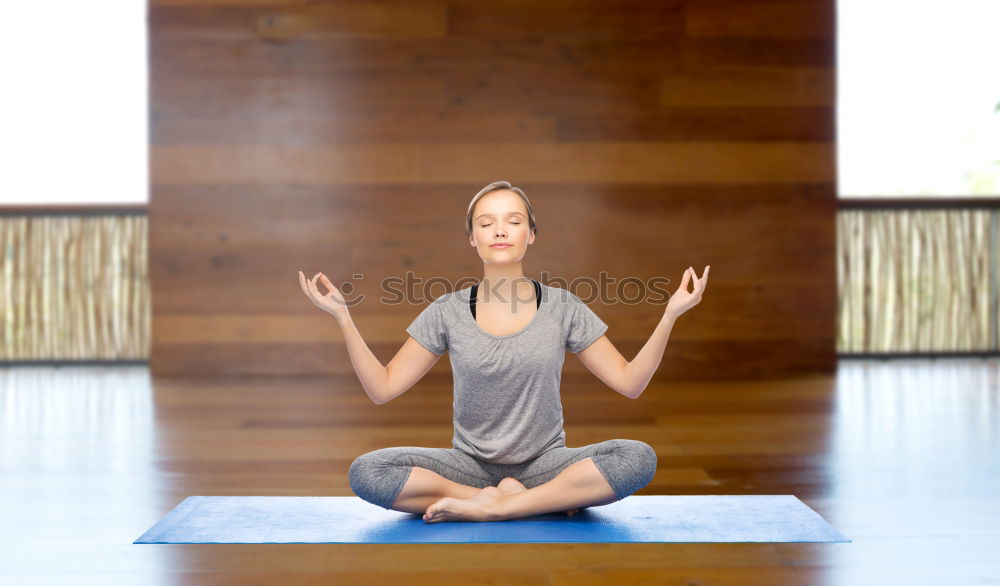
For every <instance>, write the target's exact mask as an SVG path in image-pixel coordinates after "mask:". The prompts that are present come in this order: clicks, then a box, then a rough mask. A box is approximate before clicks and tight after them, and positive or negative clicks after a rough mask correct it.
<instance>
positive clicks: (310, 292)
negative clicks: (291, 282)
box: [299, 271, 348, 321]
mask: <svg viewBox="0 0 1000 586" xmlns="http://www.w3.org/2000/svg"><path fill="white" fill-rule="evenodd" d="M317 280H320V281H321V282H322V283H323V285H324V286H325V287H326V288H327V289H329V290H330V292H329V293H327V294H326V295H324V294H322V293H320V292H319V287H317V286H316V282H317ZM299 285H301V286H302V292H303V293H305V294H306V296H308V297H309V301H312V303H313V305H315V306H316V307H318V308H320V309H322V310H323V311H325V312H327V313H329V314H330V315H332V316H333V317H335V318H337V320H338V321H339V320H341V319H343V318H345V317H347V316H348V311H347V302H346V301H345V300H344V296H343V295H341V294H340V291H338V290H337V288H336V287H334V286H333V283H331V282H330V279H327V278H326V275H324V274H323V273H316V274H315V275H314V276H313V278H312V279H306V276H305V275H304V274H302V271H299Z"/></svg>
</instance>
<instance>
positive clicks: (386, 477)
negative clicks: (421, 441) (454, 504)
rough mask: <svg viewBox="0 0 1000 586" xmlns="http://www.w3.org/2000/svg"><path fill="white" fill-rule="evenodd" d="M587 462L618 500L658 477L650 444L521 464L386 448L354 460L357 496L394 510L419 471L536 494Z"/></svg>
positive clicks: (545, 456) (577, 451) (615, 443)
mask: <svg viewBox="0 0 1000 586" xmlns="http://www.w3.org/2000/svg"><path fill="white" fill-rule="evenodd" d="M584 458H591V459H593V461H594V464H595V465H597V469H598V470H600V471H601V473H602V474H604V478H605V479H607V481H608V484H610V485H611V488H612V489H614V491H615V496H616V497H617V499H618V500H621V499H623V498H625V497H627V496H628V495H630V494H632V493H634V492H635V491H637V490H639V489H640V488H642V487H644V486H646V485H647V484H649V483H650V482H651V481H652V480H653V474H654V473H655V472H656V451H655V450H653V448H652V447H651V446H650V445H649V444H647V443H644V442H641V441H638V440H630V439H612V440H607V441H603V442H600V443H596V444H590V445H587V446H583V447H579V448H568V447H565V446H558V447H555V448H551V449H549V450H548V451H546V452H543V453H542V454H541V455H539V456H536V457H535V458H533V459H531V460H528V461H526V462H522V463H521V464H491V463H489V462H484V461H481V460H479V459H477V458H475V457H473V456H471V455H469V454H467V453H465V452H463V451H461V450H458V449H456V448H420V447H414V446H405V447H395V448H382V449H381V450H375V451H373V452H368V453H366V454H362V455H361V456H359V457H358V458H357V459H356V460H354V462H352V463H351V469H350V472H349V477H350V482H351V490H353V491H354V494H356V495H358V496H359V497H361V498H362V499H363V500H365V501H368V502H369V503H372V504H375V505H378V506H380V507H382V508H384V509H391V508H392V503H394V502H396V497H398V496H399V493H400V492H401V491H402V490H403V485H404V484H406V480H407V478H409V477H410V472H411V471H412V470H413V467H414V466H416V467H419V468H426V469H428V470H432V471H434V472H437V473H438V474H440V475H441V476H444V477H445V478H447V479H449V480H452V481H454V482H457V483H459V484H464V485H466V486H473V487H476V488H485V487H487V486H496V485H497V483H499V482H500V481H501V480H503V479H504V478H506V477H508V476H510V477H513V478H515V479H517V480H518V481H520V482H521V483H522V484H524V486H525V487H526V488H534V487H536V486H538V485H540V484H544V483H546V482H548V481H550V480H552V479H553V478H555V477H556V476H557V475H558V474H559V473H560V472H562V471H563V470H564V469H565V468H567V467H568V466H569V465H570V464H573V463H574V462H578V461H580V460H583V459H584Z"/></svg>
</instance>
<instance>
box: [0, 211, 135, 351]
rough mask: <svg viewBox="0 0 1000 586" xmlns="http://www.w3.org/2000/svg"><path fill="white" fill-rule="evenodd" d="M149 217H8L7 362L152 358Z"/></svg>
mask: <svg viewBox="0 0 1000 586" xmlns="http://www.w3.org/2000/svg"><path fill="white" fill-rule="evenodd" d="M146 220H147V218H146V216H145V215H108V216H28V217H6V216H4V217H0V247H2V248H3V253H4V254H3V256H2V258H0V360H4V361H34V360H43V361H47V360H147V359H148V358H149V342H150V321H151V312H150V291H149V279H148V274H147V256H148V255H147V243H148V238H147V233H146V226H147V221H146Z"/></svg>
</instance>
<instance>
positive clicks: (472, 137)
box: [149, 0, 836, 381]
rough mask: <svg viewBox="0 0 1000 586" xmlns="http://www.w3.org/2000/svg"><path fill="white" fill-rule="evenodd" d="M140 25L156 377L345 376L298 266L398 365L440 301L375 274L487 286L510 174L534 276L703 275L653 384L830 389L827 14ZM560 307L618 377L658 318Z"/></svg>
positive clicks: (231, 0) (593, 10) (331, 13)
mask: <svg viewBox="0 0 1000 586" xmlns="http://www.w3.org/2000/svg"><path fill="white" fill-rule="evenodd" d="M149 31H150V67H151V80H150V83H151V121H150V124H151V140H152V145H151V148H152V151H151V171H152V182H153V185H152V193H151V202H150V208H149V214H150V238H151V241H150V273H151V280H152V290H153V311H154V315H153V347H152V356H151V365H152V369H153V372H154V374H159V375H167V374H171V375H185V374H198V375H205V374H260V375H276V376H288V375H328V374H329V375H350V374H352V373H353V371H352V369H351V365H350V361H349V359H348V355H347V352H346V349H345V348H344V347H343V345H342V343H341V336H340V331H339V328H338V327H337V325H336V323H335V322H334V321H333V318H331V317H330V316H328V315H327V314H325V313H323V312H322V311H320V310H318V309H317V308H315V307H314V306H313V305H311V304H310V303H309V302H308V300H307V299H306V298H305V297H304V295H303V294H302V292H301V290H300V289H299V284H298V280H297V271H298V270H300V269H301V270H303V271H304V272H306V273H307V274H309V275H312V274H314V273H316V272H317V271H323V272H325V273H326V274H327V275H328V276H329V277H330V278H331V279H332V280H333V281H334V282H335V283H341V284H343V283H348V282H350V283H352V284H353V286H354V287H353V289H352V290H351V291H350V292H351V297H352V298H354V297H357V296H359V295H364V296H365V301H364V302H362V303H360V304H358V305H356V306H355V307H354V309H353V310H352V314H353V316H354V319H355V321H356V323H357V324H358V329H359V330H360V331H361V333H362V335H363V336H364V337H365V339H366V341H367V342H368V344H369V347H370V348H371V349H372V351H373V352H374V353H375V354H376V356H378V357H379V358H380V359H381V360H382V361H383V363H385V362H388V360H390V359H391V358H392V356H393V355H394V354H395V352H396V350H397V349H398V348H399V347H400V345H401V344H402V343H403V342H404V341H405V338H406V333H405V331H404V329H405V327H406V326H407V325H408V324H409V322H410V321H411V320H412V319H413V317H414V316H415V315H416V314H417V313H418V312H419V311H420V309H422V308H423V306H424V304H425V303H426V302H427V301H428V300H429V299H430V298H431V297H434V296H436V295H439V294H440V293H442V292H444V291H445V290H446V289H445V288H444V287H443V286H442V285H440V284H439V285H437V286H435V287H433V288H432V289H431V290H427V289H426V288H424V287H423V286H422V285H420V284H418V285H416V286H415V287H414V291H415V292H416V293H424V296H423V297H419V296H417V297H415V298H414V300H415V301H416V303H392V302H390V301H388V300H383V301H381V302H380V301H379V298H380V297H382V296H383V295H384V289H383V286H384V283H385V281H384V280H386V279H394V278H395V279H406V278H407V275H410V277H409V279H410V280H411V281H413V280H414V279H423V280H424V281H425V282H424V284H426V280H427V279H431V278H435V277H436V278H438V279H443V280H446V281H447V282H449V283H455V282H457V281H458V280H459V279H462V278H467V279H468V278H477V277H479V276H481V275H482V262H481V260H480V259H479V257H478V255H477V254H476V252H475V250H474V249H472V248H471V247H470V246H469V244H468V242H467V241H466V239H465V233H464V216H465V210H466V206H467V205H468V201H469V199H470V198H471V197H472V195H474V194H475V193H476V191H478V190H479V189H480V188H481V187H482V186H483V185H485V184H487V183H489V182H491V181H495V180H498V179H505V180H509V181H511V182H513V183H514V184H515V185H518V186H521V187H522V188H523V189H525V191H526V192H527V194H528V196H529V197H530V198H532V202H533V204H534V206H535V208H536V213H537V216H538V227H539V232H538V238H537V240H536V241H535V244H534V245H533V246H532V247H531V249H530V250H529V253H528V255H527V257H526V258H525V265H524V266H525V272H526V274H527V275H528V276H531V277H534V278H541V279H543V280H545V281H546V282H550V283H553V281H555V280H556V279H560V278H561V279H565V280H566V282H569V281H572V280H573V279H589V280H597V279H599V278H600V275H601V274H602V273H603V274H605V275H607V277H608V278H610V279H616V280H618V281H620V280H621V279H624V278H626V277H635V278H638V279H640V280H641V281H648V280H649V279H653V278H655V277H661V278H668V279H670V280H671V283H670V284H669V286H668V288H669V290H670V291H671V292H673V291H674V290H676V288H677V285H678V283H679V281H680V278H681V276H682V272H683V270H684V269H685V268H686V267H687V266H689V265H693V266H694V267H696V268H697V269H698V271H699V273H700V272H701V270H702V269H703V268H704V266H705V265H706V264H710V265H711V266H712V272H711V279H710V281H711V282H710V286H709V290H708V291H707V293H706V295H705V297H704V300H703V301H702V303H701V304H700V305H699V306H698V307H696V308H695V309H693V310H692V311H691V312H689V313H687V314H685V315H684V316H682V317H681V318H680V320H679V321H678V322H677V325H676V326H675V328H674V330H673V332H672V334H671V338H670V342H669V344H668V346H667V350H666V354H665V357H664V360H663V362H662V363H661V366H660V369H659V371H658V373H657V375H656V378H655V379H654V380H663V381H669V380H674V379H678V378H737V377H755V376H758V375H761V376H776V375H781V374H782V373H795V372H802V371H826V372H830V371H832V369H833V367H834V364H835V358H836V356H835V343H834V342H835V333H836V323H835V319H836V314H835V310H836V307H835V306H836V272H835V264H834V263H835V256H834V255H835V212H836V189H835V146H834V142H833V141H834V121H835V110H834V105H835V104H834V98H835V90H834V79H835V70H834V56H835V50H834V2H833V0H780V1H778V0H641V1H636V0H630V1H623V2H606V1H604V0H573V1H569V0H560V1H546V2H536V1H530V2H529V1H509V2H499V1H484V0H441V1H437V2H425V1H413V0H405V1H403V0H398V1H378V2H374V1H373V2H309V1H306V0H299V1H294V0H284V1H281V0H268V1H255V0H217V1H216V0H198V1H194V0H151V4H150V5H149ZM569 288H570V289H572V290H573V291H574V292H576V293H578V294H579V295H580V296H581V297H583V298H585V299H587V300H588V301H589V302H590V305H591V307H592V308H593V309H594V310H595V311H596V312H597V313H598V314H599V315H600V316H601V317H602V318H604V320H605V321H607V322H608V323H609V325H610V329H609V331H608V336H609V338H610V339H611V340H612V342H613V343H614V344H615V345H616V346H617V347H618V348H619V349H620V350H621V351H622V352H623V354H625V355H626V357H628V358H631V357H632V356H634V355H635V353H636V352H638V350H639V349H640V348H641V347H642V345H643V344H644V343H645V340H646V339H647V337H648V336H649V334H650V333H651V332H652V329H653V328H654V327H655V325H656V322H657V320H658V319H659V317H660V315H661V314H662V311H663V306H662V305H656V304H652V303H639V304H627V303H615V302H610V301H605V302H602V301H601V300H600V299H593V300H591V299H588V296H589V292H588V290H587V289H585V288H580V289H577V288H576V287H575V286H572V285H571V286H570V287H569ZM633 291H634V289H633ZM449 370H450V365H449V363H448V361H447V360H446V359H443V360H441V361H440V362H439V363H438V364H437V365H436V366H435V367H434V370H433V372H437V373H447V372H449ZM566 371H567V372H586V371H585V369H584V367H583V366H582V364H581V363H580V362H579V361H578V360H577V359H576V358H575V357H573V356H567V360H566Z"/></svg>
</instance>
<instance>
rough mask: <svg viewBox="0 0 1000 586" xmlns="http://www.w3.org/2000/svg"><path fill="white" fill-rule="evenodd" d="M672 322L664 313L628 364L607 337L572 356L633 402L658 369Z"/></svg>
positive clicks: (669, 315)
mask: <svg viewBox="0 0 1000 586" xmlns="http://www.w3.org/2000/svg"><path fill="white" fill-rule="evenodd" d="M676 319H677V318H676V317H674V316H673V315H672V314H667V313H664V314H663V318H662V319H660V323H659V324H658V325H657V326H656V329H655V330H653V335H652V336H650V337H649V340H647V341H646V344H645V345H644V346H643V347H642V350H639V353H638V354H636V356H635V358H633V359H632V361H631V362H629V361H628V360H626V359H625V357H624V356H622V354H621V352H619V351H618V349H617V348H615V346H614V344H612V343H611V340H609V339H608V337H607V336H601V337H600V338H598V339H597V341H596V342H594V343H593V344H591V345H590V346H587V347H586V348H584V349H583V350H580V351H579V352H577V354H576V355H577V356H578V357H579V358H580V361H581V362H583V364H584V365H585V366H586V367H587V369H588V370H590V372H592V373H594V376H596V377H597V378H599V379H601V381H602V382H604V384H606V385H608V386H609V387H611V388H612V389H614V390H615V391H617V392H619V393H621V394H622V395H625V396H626V397H628V398H629V399H636V398H638V397H639V395H641V394H642V392H643V391H644V390H646V386H647V385H648V384H649V381H650V380H651V379H652V378H653V373H655V372H656V369H657V368H658V367H659V366H660V360H662V359H663V351H664V349H665V348H666V347H667V339H668V338H670V330H671V329H672V328H673V327H674V321H675V320H676Z"/></svg>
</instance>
